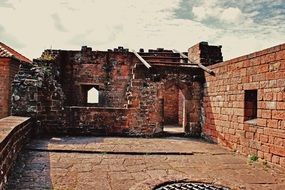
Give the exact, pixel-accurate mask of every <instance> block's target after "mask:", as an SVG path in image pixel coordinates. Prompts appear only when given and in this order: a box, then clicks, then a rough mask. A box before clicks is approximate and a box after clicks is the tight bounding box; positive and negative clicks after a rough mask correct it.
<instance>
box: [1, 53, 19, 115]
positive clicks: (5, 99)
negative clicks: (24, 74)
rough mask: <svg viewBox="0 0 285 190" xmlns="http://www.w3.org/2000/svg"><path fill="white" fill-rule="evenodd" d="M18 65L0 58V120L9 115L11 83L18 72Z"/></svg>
mask: <svg viewBox="0 0 285 190" xmlns="http://www.w3.org/2000/svg"><path fill="white" fill-rule="evenodd" d="M18 69H19V63H17V62H16V61H15V60H12V59H10V58H0V118H3V117H7V116H9V115H10V107H11V98H10V97H11V83H12V81H13V79H14V76H15V74H16V73H17V72H18Z"/></svg>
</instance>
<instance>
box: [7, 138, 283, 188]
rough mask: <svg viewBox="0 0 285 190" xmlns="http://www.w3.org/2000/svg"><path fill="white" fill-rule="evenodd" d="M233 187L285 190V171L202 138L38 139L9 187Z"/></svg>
mask: <svg viewBox="0 0 285 190" xmlns="http://www.w3.org/2000/svg"><path fill="white" fill-rule="evenodd" d="M181 179H187V180H189V181H205V182H211V183H215V184H218V185H224V186H228V187H230V188H232V189H280V190H284V189H285V170H284V169H282V168H279V167H276V166H270V165H268V164H265V163H262V162H250V161H249V159H248V158H247V157H244V156H241V155H238V154H236V153H234V152H230V151H228V150H225V149H223V148H221V147H219V146H218V145H215V144H210V143H206V142H204V141H202V140H193V139H186V138H178V137H177V138H174V137H168V138H152V139H147V138H115V137H107V138H104V137H61V138H51V139H41V140H33V141H32V142H31V143H30V144H29V145H28V146H26V148H25V150H24V151H23V153H22V154H21V155H20V156H19V159H18V161H17V164H16V166H15V168H14V170H13V174H12V176H11V177H10V178H9V180H8V183H9V184H8V189H95V190H101V189H102V190H103V189H104V190H108V189H110V190H111V189H112V190H126V189H132V190H135V189H138V190H140V189H151V188H152V187H154V186H155V185H157V184H159V183H161V182H165V181H167V180H181Z"/></svg>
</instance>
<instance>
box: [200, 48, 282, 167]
mask: <svg viewBox="0 0 285 190" xmlns="http://www.w3.org/2000/svg"><path fill="white" fill-rule="evenodd" d="M209 68H211V69H213V70H214V72H215V74H216V75H215V76H211V75H208V74H206V83H205V88H204V104H203V105H204V106H203V107H204V108H203V109H204V111H205V125H204V127H203V133H204V134H205V136H207V137H208V138H211V139H213V140H214V141H216V142H218V143H220V144H222V145H224V146H227V147H229V148H231V149H233V150H237V151H239V152H241V153H244V154H254V155H257V156H258V157H259V158H263V159H265V160H267V161H269V162H273V163H276V164H280V165H281V166H285V135H284V134H285V44H282V45H278V46H275V47H272V48H269V49H265V50H263V51H259V52H255V53H252V54H249V55H246V56H242V57H239V58H236V59H232V60H229V61H225V62H223V63H219V64H216V65H212V66H210V67H209ZM246 90H257V118H256V119H255V120H249V121H245V120H246V118H245V113H246V112H245V91H246Z"/></svg>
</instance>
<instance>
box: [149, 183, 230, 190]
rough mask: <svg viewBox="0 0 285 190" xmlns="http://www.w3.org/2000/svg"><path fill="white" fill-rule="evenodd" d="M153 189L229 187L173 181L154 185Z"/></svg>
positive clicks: (216, 189)
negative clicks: (157, 185)
mask: <svg viewBox="0 0 285 190" xmlns="http://www.w3.org/2000/svg"><path fill="white" fill-rule="evenodd" d="M153 190H230V189H229V188H226V187H222V186H218V185H213V184H208V183H189V182H174V183H171V184H166V185H162V186H159V187H156V188H154V189H153Z"/></svg>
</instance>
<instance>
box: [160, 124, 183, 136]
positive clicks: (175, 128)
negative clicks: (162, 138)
mask: <svg viewBox="0 0 285 190" xmlns="http://www.w3.org/2000/svg"><path fill="white" fill-rule="evenodd" d="M163 132H164V133H167V134H170V135H184V134H185V132H184V128H183V127H182V126H179V125H164V127H163Z"/></svg>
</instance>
